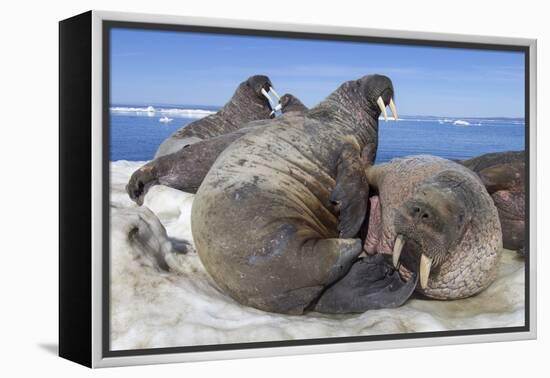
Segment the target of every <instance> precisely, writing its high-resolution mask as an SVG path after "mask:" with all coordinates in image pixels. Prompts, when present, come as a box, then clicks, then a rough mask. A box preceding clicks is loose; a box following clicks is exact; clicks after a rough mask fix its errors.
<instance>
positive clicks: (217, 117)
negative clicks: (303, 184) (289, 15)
mask: <svg viewBox="0 0 550 378" xmlns="http://www.w3.org/2000/svg"><path fill="white" fill-rule="evenodd" d="M270 91H271V92H272V93H274V94H275V95H276V96H277V94H276V92H275V91H274V90H273V85H272V84H271V81H270V80H269V78H268V77H267V76H264V75H255V76H251V77H250V78H248V79H247V80H245V81H244V82H242V83H241V84H240V85H239V86H238V88H237V90H236V91H235V93H234V94H233V97H231V99H230V100H229V101H228V102H227V103H226V104H225V105H224V107H223V108H222V109H220V110H219V111H218V112H217V113H215V114H212V115H209V116H208V117H204V118H201V119H199V120H197V121H194V122H192V123H190V124H188V125H186V126H184V127H182V128H180V129H178V130H176V131H175V132H174V133H173V134H172V135H171V136H169V137H168V138H167V139H166V140H165V141H164V142H162V143H161V145H160V146H159V148H158V150H157V152H156V153H155V158H158V157H160V156H164V155H168V154H171V153H173V152H176V151H178V150H180V149H181V148H182V147H184V146H186V145H189V144H193V143H196V142H198V141H201V140H205V139H209V138H213V137H215V136H218V135H222V134H227V133H230V132H233V131H236V130H238V129H240V128H241V127H243V126H244V125H246V124H247V123H248V122H251V121H256V120H260V119H269V118H271V117H273V115H274V110H275V107H274V106H273V103H274V101H273V100H272V98H271V96H270V95H269V92H270Z"/></svg>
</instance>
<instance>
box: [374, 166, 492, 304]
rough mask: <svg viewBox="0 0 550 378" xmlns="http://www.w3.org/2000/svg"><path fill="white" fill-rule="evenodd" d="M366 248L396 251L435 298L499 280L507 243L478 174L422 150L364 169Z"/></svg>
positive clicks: (399, 263)
mask: <svg viewBox="0 0 550 378" xmlns="http://www.w3.org/2000/svg"><path fill="white" fill-rule="evenodd" d="M366 175H367V180H368V182H369V185H370V187H371V188H372V191H373V192H376V193H378V194H377V195H373V196H371V198H370V210H369V222H368V232H367V238H366V241H365V247H364V249H365V252H366V253H367V254H375V253H378V254H388V255H392V256H393V258H392V260H393V263H394V265H395V266H396V267H398V268H399V270H400V272H401V273H402V274H403V275H404V276H405V277H406V275H407V274H410V272H418V275H419V281H420V282H419V286H418V288H417V291H418V292H420V293H421V294H423V295H425V296H427V297H430V298H436V299H459V298H465V297H469V296H472V295H475V294H477V293H478V292H480V291H481V290H483V289H485V288H486V287H487V286H489V284H490V283H491V282H492V281H493V280H494V279H495V276H496V269H497V262H498V259H499V256H500V252H501V249H502V231H501V227H500V222H499V218H498V213H497V209H496V207H495V205H494V203H493V201H492V199H491V197H490V195H489V193H488V192H487V190H486V189H485V187H484V185H483V183H482V182H481V181H480V180H479V178H478V177H477V176H476V175H475V174H474V173H473V172H472V171H471V170H469V169H467V168H466V167H464V166H462V165H460V164H458V163H456V162H453V161H450V160H446V159H443V158H439V157H435V156H429V155H418V156H411V157H404V158H398V159H394V160H392V161H390V162H389V163H385V164H380V165H375V166H370V167H367V169H366Z"/></svg>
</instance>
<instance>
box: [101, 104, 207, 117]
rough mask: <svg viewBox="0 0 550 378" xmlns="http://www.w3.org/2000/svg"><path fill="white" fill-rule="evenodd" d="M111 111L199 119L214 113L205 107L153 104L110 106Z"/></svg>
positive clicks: (136, 114)
mask: <svg viewBox="0 0 550 378" xmlns="http://www.w3.org/2000/svg"><path fill="white" fill-rule="evenodd" d="M109 110H110V111H111V113H115V114H126V115H134V116H147V117H154V116H155V115H156V114H160V115H164V116H165V117H166V118H168V116H171V117H180V118H194V119H200V118H203V117H206V116H209V115H210V114H214V113H216V112H215V111H213V110H205V109H186V108H155V107H153V106H147V107H131V106H112V107H111V108H110V109H109Z"/></svg>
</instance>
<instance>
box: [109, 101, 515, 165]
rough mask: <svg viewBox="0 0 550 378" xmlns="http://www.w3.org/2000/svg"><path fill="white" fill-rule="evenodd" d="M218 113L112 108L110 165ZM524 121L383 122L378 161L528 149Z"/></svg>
mask: <svg viewBox="0 0 550 378" xmlns="http://www.w3.org/2000/svg"><path fill="white" fill-rule="evenodd" d="M217 110H218V109H217V108H216V107H208V106H170V105H160V106H159V105H157V106H131V105H130V106H129V105H124V106H123V105H116V106H113V107H111V109H110V121H111V122H110V126H111V144H110V157H111V161H118V160H128V161H144V160H151V159H153V156H154V155H155V152H156V150H157V148H158V146H159V145H160V144H161V143H162V141H163V140H164V139H166V138H167V137H168V136H170V135H171V134H172V133H173V132H174V131H176V130H177V129H179V128H181V127H183V126H185V125H188V124H189V123H191V122H193V121H196V120H197V119H200V118H202V117H205V116H207V115H209V114H212V113H214V112H215V111H217ZM524 142H525V122H524V120H523V118H497V117H493V118H465V117H461V118H457V117H434V116H403V117H402V118H400V119H399V120H398V121H392V120H388V121H387V122H386V121H384V120H380V122H379V141H378V153H377V156H376V162H377V163H382V162H385V161H388V160H390V159H392V158H395V157H399V156H406V155H414V154H431V155H436V156H440V157H443V158H447V159H467V158H470V157H474V156H477V155H481V154H484V153H488V152H499V151H511V150H523V149H524V148H525V145H524Z"/></svg>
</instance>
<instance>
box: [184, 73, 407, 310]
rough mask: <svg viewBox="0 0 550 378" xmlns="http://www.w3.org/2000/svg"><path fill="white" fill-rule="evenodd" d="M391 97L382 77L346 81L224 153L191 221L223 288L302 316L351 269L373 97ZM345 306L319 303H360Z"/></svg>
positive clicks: (374, 119)
mask: <svg viewBox="0 0 550 378" xmlns="http://www.w3.org/2000/svg"><path fill="white" fill-rule="evenodd" d="M392 97H393V87H392V85H391V81H390V80H389V79H388V78H386V77H384V76H379V75H373V76H366V77H364V78H362V79H360V80H357V81H351V82H347V83H344V84H343V85H342V86H341V87H340V88H338V90H336V91H335V92H334V93H333V94H332V95H330V96H329V97H328V98H327V99H326V100H324V101H323V102H321V104H319V105H318V106H317V107H315V108H313V109H311V110H309V111H307V112H305V113H303V114H289V115H288V116H285V117H282V118H281V119H278V120H277V121H276V122H275V124H273V125H271V126H270V127H266V128H261V129H258V130H254V131H251V132H249V133H247V134H246V135H244V136H243V137H241V138H239V139H238V140H236V141H235V142H233V143H232V144H231V145H230V146H229V147H228V148H227V149H225V151H224V152H223V153H222V154H221V155H220V156H219V158H218V159H217V160H216V162H215V163H214V165H213V166H212V168H211V169H210V171H209V172H208V174H207V176H206V177H205V179H204V181H203V183H202V185H201V187H200V188H199V190H198V192H197V194H196V196H195V200H194V203H193V208H192V214H191V226H192V232H193V239H194V241H195V245H196V248H197V251H198V254H199V256H200V259H201V261H202V263H203V264H204V266H205V267H206V269H207V271H208V272H209V274H210V275H211V276H212V277H213V279H214V280H215V281H216V283H217V284H218V285H219V286H220V288H221V289H222V290H223V291H224V292H225V293H227V294H228V295H230V296H231V297H233V298H234V299H235V300H237V301H238V302H240V303H242V304H245V305H248V306H252V307H256V308H258V309H262V310H265V311H272V312H279V313H289V314H301V313H303V312H304V311H306V310H307V309H310V308H312V307H313V306H315V303H316V301H317V300H318V299H319V297H320V296H321V294H322V293H323V290H324V289H325V288H326V287H327V286H328V285H330V284H332V283H334V282H335V281H338V280H339V279H341V278H342V277H343V276H345V275H346V273H347V272H348V271H349V270H350V267H351V266H352V264H354V263H355V262H356V258H357V256H358V255H359V254H360V253H361V250H362V245H361V244H362V243H361V240H360V239H359V238H356V237H355V236H356V234H357V233H358V231H359V228H360V226H361V224H362V222H363V219H364V216H365V213H366V207H367V196H368V185H367V182H366V178H365V172H364V169H363V163H362V160H361V159H362V155H363V157H367V160H368V161H370V162H371V163H372V162H373V160H374V155H375V151H376V146H377V140H378V136H377V129H378V117H379V115H380V109H379V108H378V106H377V103H376V100H377V99H378V98H382V99H383V103H384V104H388V103H389V102H390V100H391V98H392ZM380 101H382V100H380ZM355 266H359V268H357V269H363V268H362V267H363V266H365V267H367V266H368V264H362V265H359V264H355V265H354V267H355ZM376 266H377V265H376V264H375V265H374V267H375V270H376ZM384 272H385V271H384ZM388 274H390V273H388ZM392 278H394V276H392ZM409 286H410V285H409ZM396 295H397V294H396ZM374 297H376V296H374ZM387 297H391V295H387ZM384 299H385V298H384ZM384 299H382V301H381V302H380V303H376V305H377V306H378V305H382V306H383V305H384ZM355 302H356V303H359V304H361V298H359V297H358V298H356V300H355ZM390 302H391V301H390ZM399 304H400V303H399ZM347 305H348V304H344V305H343V304H342V303H330V304H328V305H327V306H322V307H317V308H316V309H317V310H318V311H325V312H345V311H346V309H349V310H350V311H357V310H358V309H359V308H360V307H361V306H360V305H357V306H355V307H354V304H349V306H347ZM367 305H368V304H367ZM364 307H365V306H363V307H361V308H362V310H363V311H364V310H365V309H366V308H364ZM367 307H368V306H367Z"/></svg>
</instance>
